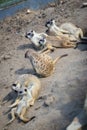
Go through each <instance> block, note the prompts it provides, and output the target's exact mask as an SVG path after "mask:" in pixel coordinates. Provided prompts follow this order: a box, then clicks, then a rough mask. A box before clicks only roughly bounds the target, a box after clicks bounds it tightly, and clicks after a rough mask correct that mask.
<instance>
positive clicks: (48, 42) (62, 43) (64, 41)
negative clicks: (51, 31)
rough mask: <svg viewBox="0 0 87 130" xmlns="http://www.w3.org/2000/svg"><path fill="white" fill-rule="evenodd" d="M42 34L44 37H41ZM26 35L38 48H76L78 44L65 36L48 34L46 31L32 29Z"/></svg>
mask: <svg viewBox="0 0 87 130" xmlns="http://www.w3.org/2000/svg"><path fill="white" fill-rule="evenodd" d="M42 36H43V38H42V39H41V37H42ZM26 37H27V38H29V39H31V41H32V43H33V44H34V45H35V46H36V48H38V49H42V48H43V49H44V48H45V49H46V50H54V49H55V48H72V47H73V48H74V47H75V46H76V44H75V43H73V42H70V41H69V40H68V38H66V37H64V36H61V37H60V36H56V37H55V36H48V35H46V34H45V33H37V32H35V31H30V32H29V33H27V34H26Z"/></svg>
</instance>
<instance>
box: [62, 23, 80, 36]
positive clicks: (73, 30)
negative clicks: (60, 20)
mask: <svg viewBox="0 0 87 130" xmlns="http://www.w3.org/2000/svg"><path fill="white" fill-rule="evenodd" d="M60 28H61V29H64V30H66V31H68V32H69V33H70V34H73V35H75V33H76V31H77V30H78V28H77V27H76V26H75V25H74V24H72V23H64V24H62V25H61V26H60Z"/></svg>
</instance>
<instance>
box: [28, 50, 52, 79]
mask: <svg viewBox="0 0 87 130" xmlns="http://www.w3.org/2000/svg"><path fill="white" fill-rule="evenodd" d="M25 55H26V56H25V57H26V58H29V59H30V62H31V64H32V66H33V68H34V70H35V71H36V73H37V74H39V75H41V76H45V77H46V76H49V75H50V74H51V73H52V72H53V68H54V64H53V60H52V58H51V57H50V56H48V55H46V54H43V53H42V54H40V53H37V52H35V51H32V50H30V49H29V51H28V52H26V54H25Z"/></svg>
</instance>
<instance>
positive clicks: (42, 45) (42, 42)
mask: <svg viewBox="0 0 87 130" xmlns="http://www.w3.org/2000/svg"><path fill="white" fill-rule="evenodd" d="M39 45H40V47H43V48H44V46H45V45H46V38H42V39H40V40H39Z"/></svg>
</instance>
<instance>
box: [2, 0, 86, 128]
mask: <svg viewBox="0 0 87 130" xmlns="http://www.w3.org/2000/svg"><path fill="white" fill-rule="evenodd" d="M84 1H85V0H77V1H76V0H70V1H68V0H65V2H64V4H62V5H59V6H58V7H57V9H56V10H55V8H54V7H49V8H46V9H44V10H38V11H37V12H36V14H26V10H23V11H20V12H18V13H17V14H16V15H14V16H12V17H8V18H6V19H4V20H1V21H0V100H2V99H3V100H5V101H6V100H8V102H7V103H6V104H4V105H1V106H0V130H24V129H25V130H65V129H66V127H67V126H68V125H69V123H70V122H71V121H72V119H73V117H75V116H76V115H77V114H78V113H79V112H80V111H81V110H82V109H83V104H84V99H85V95H86V93H87V45H85V46H84V45H79V47H78V49H57V50H55V52H53V53H52V54H50V55H51V56H52V57H53V59H54V58H56V57H57V56H60V55H61V54H65V53H67V54H68V56H67V57H65V58H63V59H61V60H60V61H59V62H58V63H57V64H56V70H55V72H54V73H53V74H52V75H51V76H50V77H47V78H41V79H40V80H41V82H42V91H41V93H40V97H42V98H41V99H40V100H37V101H36V103H35V105H34V106H33V107H31V108H30V109H29V110H28V112H27V116H28V117H32V116H35V117H36V118H35V119H33V120H32V121H30V122H29V123H27V124H24V123H22V122H21V121H19V120H18V119H16V120H15V121H14V122H13V123H12V124H11V125H9V126H8V127H5V128H4V125H5V124H6V123H7V122H8V121H9V119H10V116H9V108H7V106H8V105H10V104H11V103H12V101H13V99H15V97H16V95H15V94H14V93H12V92H11V85H12V83H13V82H14V81H15V79H16V78H17V77H18V76H20V75H22V74H27V73H32V74H34V71H33V69H32V66H31V64H30V62H29V61H28V60H27V59H25V58H24V54H25V52H26V50H27V49H28V48H30V47H32V45H31V43H30V41H29V40H28V39H26V38H25V37H24V35H25V33H26V31H28V30H30V29H34V30H36V31H37V32H42V31H45V30H46V28H45V26H44V25H45V22H46V21H47V20H48V19H51V18H55V20H56V23H57V25H60V24H61V23H63V22H72V23H74V24H76V25H78V26H79V27H81V28H82V29H83V30H84V34H87V8H81V5H82V2H84ZM50 99H53V100H52V101H51V100H50ZM47 101H48V105H46V104H45V102H47ZM85 130H87V129H85Z"/></svg>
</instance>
